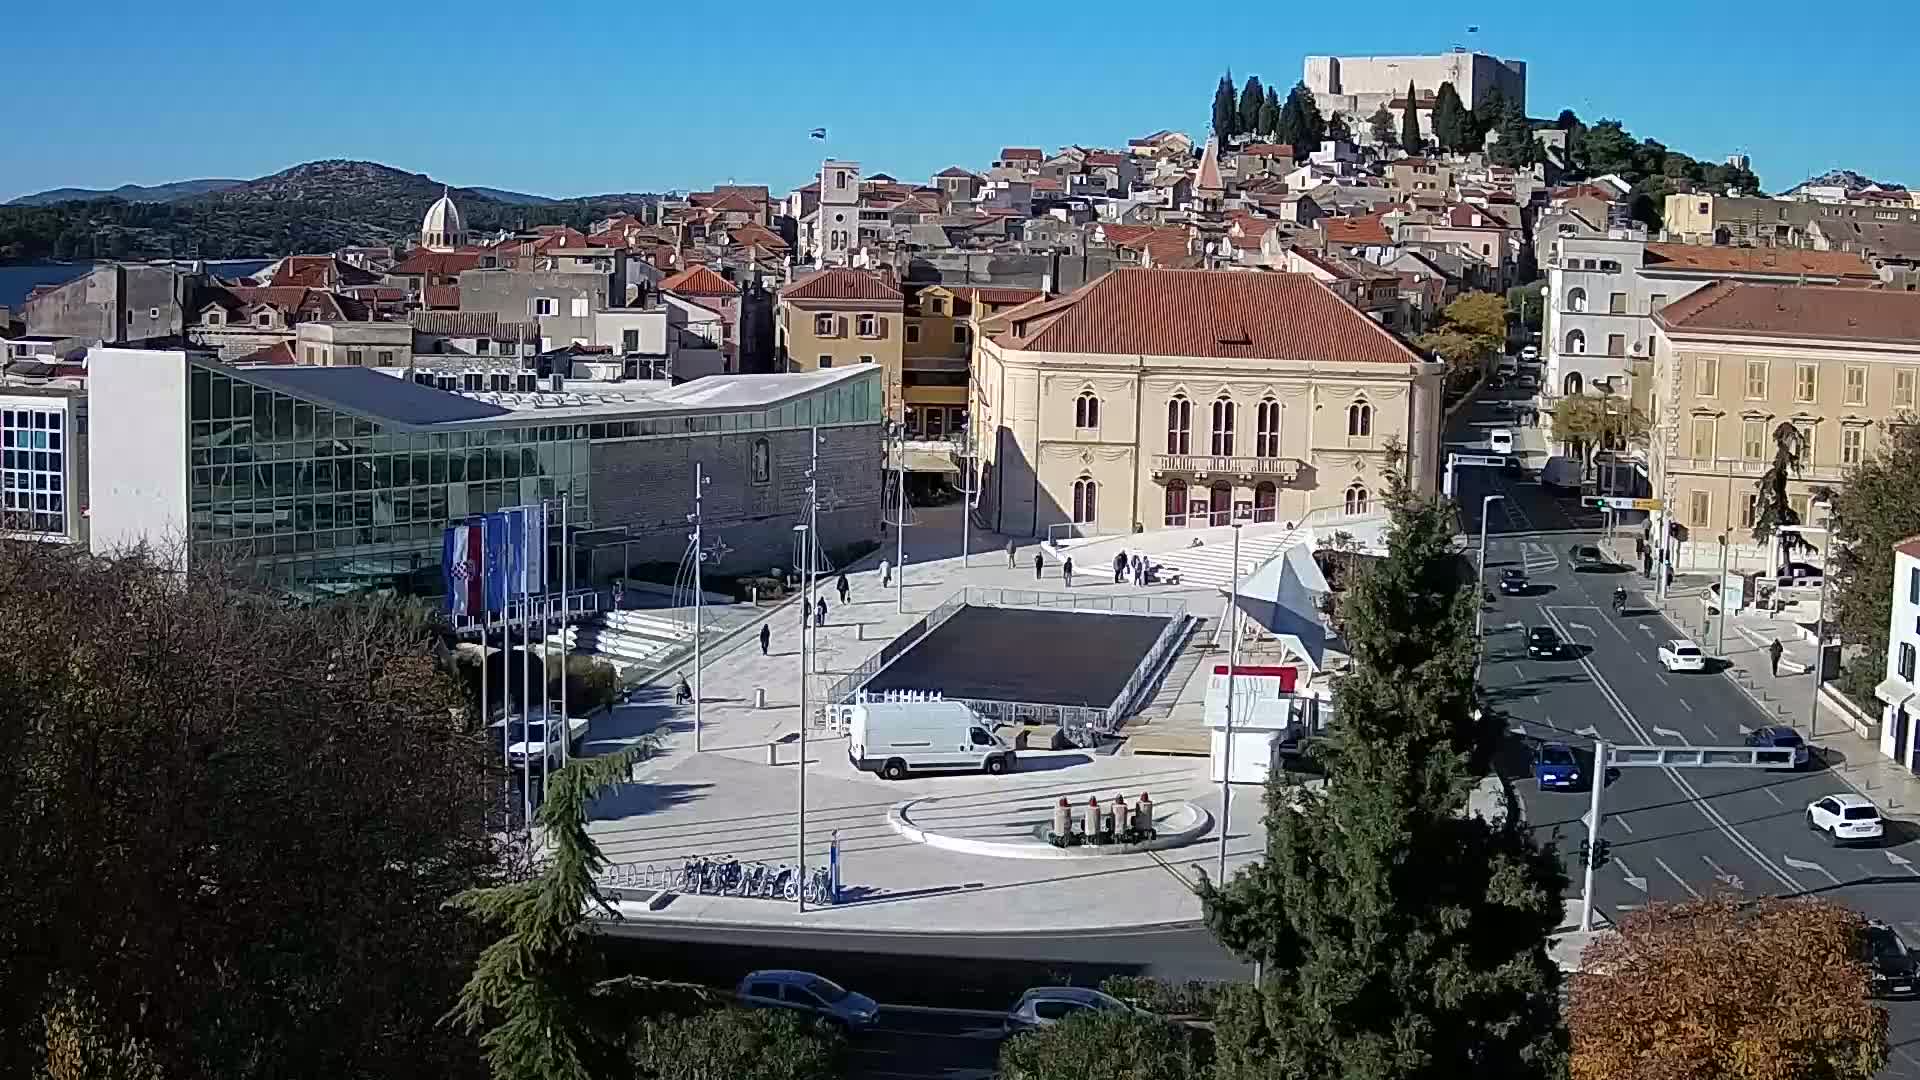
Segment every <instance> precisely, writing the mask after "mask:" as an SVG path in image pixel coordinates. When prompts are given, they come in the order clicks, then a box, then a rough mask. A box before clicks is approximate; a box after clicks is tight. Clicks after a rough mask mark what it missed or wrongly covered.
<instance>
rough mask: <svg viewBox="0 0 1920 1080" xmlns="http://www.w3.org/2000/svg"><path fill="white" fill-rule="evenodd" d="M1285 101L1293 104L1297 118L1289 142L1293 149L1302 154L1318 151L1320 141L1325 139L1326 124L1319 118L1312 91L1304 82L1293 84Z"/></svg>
mask: <svg viewBox="0 0 1920 1080" xmlns="http://www.w3.org/2000/svg"><path fill="white" fill-rule="evenodd" d="M1287 100H1288V101H1290V102H1293V103H1295V105H1294V110H1295V115H1296V116H1297V117H1298V118H1299V121H1298V123H1297V124H1295V126H1294V132H1293V139H1292V140H1291V141H1292V143H1293V147H1294V149H1295V150H1296V151H1298V152H1299V153H1302V154H1306V153H1311V152H1313V151H1315V150H1318V149H1319V148H1320V140H1321V139H1323V138H1325V137H1326V132H1327V123H1326V121H1325V120H1323V119H1321V117H1320V103H1319V102H1317V101H1315V100H1314V99H1313V91H1311V90H1309V89H1307V84H1306V83H1305V82H1298V83H1295V84H1294V85H1293V91H1292V92H1291V93H1289V94H1288V95H1287Z"/></svg>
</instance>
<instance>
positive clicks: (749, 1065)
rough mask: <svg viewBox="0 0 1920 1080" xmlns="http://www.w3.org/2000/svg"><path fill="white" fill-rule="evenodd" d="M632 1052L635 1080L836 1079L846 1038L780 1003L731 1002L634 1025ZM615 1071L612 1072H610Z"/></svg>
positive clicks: (653, 1017) (630, 1056) (657, 1017)
mask: <svg viewBox="0 0 1920 1080" xmlns="http://www.w3.org/2000/svg"><path fill="white" fill-rule="evenodd" d="M630 1043H631V1049H630V1051H629V1053H628V1058H629V1060H631V1061H632V1062H633V1066H634V1070H633V1072H632V1073H630V1074H629V1075H634V1076H636V1080H717V1078H724V1080H835V1078H837V1077H840V1076H843V1075H845V1070H844V1069H842V1068H841V1067H840V1054H841V1052H842V1049H843V1046H842V1044H843V1040H842V1039H841V1038H840V1037H839V1036H838V1035H836V1034H834V1033H833V1032H831V1031H826V1030H823V1029H822V1028H821V1027H820V1026H819V1025H817V1024H814V1023H810V1022H808V1021H806V1020H802V1019H801V1018H800V1017H799V1016H797V1015H795V1014H793V1013H789V1012H782V1011H779V1010H776V1009H743V1008H739V1007H737V1006H732V1005H723V1006H720V1007H718V1008H707V1009H703V1010H701V1011H698V1012H695V1013H693V1014H692V1015H688V1016H675V1015H662V1016H650V1017H647V1018H646V1019H644V1020H641V1021H640V1022H639V1023H638V1024H636V1025H634V1030H633V1033H632V1036H631V1038H630ZM609 1075H611V1074H609Z"/></svg>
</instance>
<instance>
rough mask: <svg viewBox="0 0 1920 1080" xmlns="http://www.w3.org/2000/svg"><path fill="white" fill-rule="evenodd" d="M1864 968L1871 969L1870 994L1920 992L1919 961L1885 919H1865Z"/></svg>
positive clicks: (1882, 996) (1909, 993) (1876, 995)
mask: <svg viewBox="0 0 1920 1080" xmlns="http://www.w3.org/2000/svg"><path fill="white" fill-rule="evenodd" d="M1866 938H1867V940H1866V954H1867V955H1866V960H1867V968H1868V970H1870V971H1871V972H1872V973H1873V996H1874V997H1877V998H1894V997H1903V998H1904V997H1914V996H1916V995H1920V964H1917V963H1916V962H1915V960H1914V956H1913V952H1912V951H1911V950H1910V949H1908V948H1907V943H1906V942H1904V941H1902V940H1900V935H1899V934H1896V933H1894V931H1893V928H1892V927H1890V926H1888V925H1887V924H1885V923H1879V922H1875V923H1868V924H1867V934H1866Z"/></svg>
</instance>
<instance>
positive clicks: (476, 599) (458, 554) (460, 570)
mask: <svg viewBox="0 0 1920 1080" xmlns="http://www.w3.org/2000/svg"><path fill="white" fill-rule="evenodd" d="M485 541H486V532H485V526H484V525H482V524H480V523H478V522H468V523H465V524H460V525H452V526H449V527H448V528H447V532H446V535H445V536H444V537H443V538H442V539H441V541H440V573H441V575H442V577H443V578H444V579H445V581H446V586H447V611H448V613H449V614H453V615H466V616H477V615H479V614H480V613H481V612H482V611H484V610H486V608H487V604H486V593H485V587H484V578H485V574H484V567H485V562H484V558H485V549H486V542H485Z"/></svg>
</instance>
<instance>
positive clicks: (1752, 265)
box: [1645, 244, 1880, 283]
mask: <svg viewBox="0 0 1920 1080" xmlns="http://www.w3.org/2000/svg"><path fill="white" fill-rule="evenodd" d="M1645 265H1647V266H1659V267H1662V268H1664V269H1669V270H1700V271H1703V272H1706V273H1710V274H1777V275H1780V276H1782V277H1798V276H1800V275H1801V274H1806V275H1809V276H1811V277H1823V278H1835V279H1841V280H1845V279H1855V280H1859V281H1862V282H1863V283H1868V282H1877V281H1879V280H1880V279H1879V276H1878V275H1876V274H1875V273H1874V272H1873V267H1871V266H1868V265H1867V261H1866V260H1865V259H1863V258H1861V257H1860V256H1858V255H1855V254H1853V253H1851V252H1845V251H1808V250H1806V249H1804V248H1745V247H1717V246H1716V247H1707V246H1705V245H1702V244H1648V245H1647V255H1646V263H1645Z"/></svg>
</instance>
